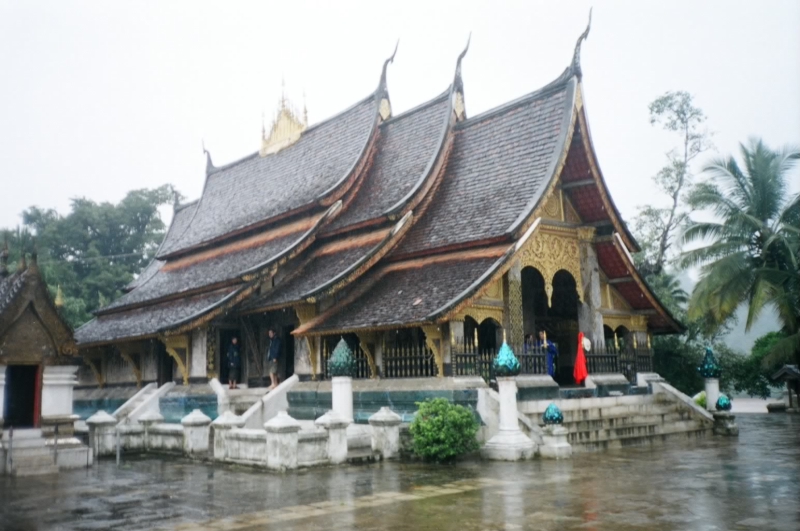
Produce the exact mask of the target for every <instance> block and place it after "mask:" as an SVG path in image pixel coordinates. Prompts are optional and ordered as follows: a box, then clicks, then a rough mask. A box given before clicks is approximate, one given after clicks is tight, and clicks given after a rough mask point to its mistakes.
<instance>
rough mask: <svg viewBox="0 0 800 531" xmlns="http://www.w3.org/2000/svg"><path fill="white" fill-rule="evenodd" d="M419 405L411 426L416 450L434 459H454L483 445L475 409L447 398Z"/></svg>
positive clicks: (419, 454) (420, 454)
mask: <svg viewBox="0 0 800 531" xmlns="http://www.w3.org/2000/svg"><path fill="white" fill-rule="evenodd" d="M417 405H418V406H419V410H418V411H417V415H416V416H415V417H414V421H413V422H412V423H411V426H410V427H409V431H410V432H411V435H412V436H413V438H414V453H415V454H417V455H418V456H420V457H422V458H423V459H428V460H432V461H450V460H452V459H455V458H456V457H458V456H460V455H462V454H465V453H468V452H474V451H476V450H477V449H478V448H479V446H478V441H477V440H476V439H475V434H477V433H478V429H479V428H480V426H479V425H478V421H477V420H475V416H474V415H473V414H472V411H470V410H469V409H467V408H465V407H464V406H460V405H457V404H453V403H451V402H449V401H448V400H447V399H445V398H434V399H431V400H426V401H425V402H420V403H418V404H417Z"/></svg>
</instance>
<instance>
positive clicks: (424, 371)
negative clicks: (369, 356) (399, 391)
mask: <svg viewBox="0 0 800 531" xmlns="http://www.w3.org/2000/svg"><path fill="white" fill-rule="evenodd" d="M437 372H438V371H437V369H436V359H435V357H434V355H433V352H432V351H431V349H429V348H428V347H427V346H422V345H418V346H405V347H401V346H397V347H389V346H387V347H385V349H384V351H383V376H384V378H424V377H427V376H436V375H437Z"/></svg>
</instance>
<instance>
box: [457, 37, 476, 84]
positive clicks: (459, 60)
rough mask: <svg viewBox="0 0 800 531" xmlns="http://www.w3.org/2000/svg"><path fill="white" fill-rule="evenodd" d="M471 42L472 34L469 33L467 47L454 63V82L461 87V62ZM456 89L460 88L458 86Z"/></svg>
mask: <svg viewBox="0 0 800 531" xmlns="http://www.w3.org/2000/svg"><path fill="white" fill-rule="evenodd" d="M471 40H472V32H471V31H470V32H469V36H468V37H467V45H466V46H465V47H464V51H462V52H461V53H460V54H458V61H456V76H455V81H454V83H456V84H457V85H461V84H462V83H461V60H462V59H464V56H465V55H467V51H469V43H470V41H471ZM458 88H461V87H460V86H459V87H458Z"/></svg>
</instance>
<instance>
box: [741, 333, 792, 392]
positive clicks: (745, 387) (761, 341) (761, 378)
mask: <svg viewBox="0 0 800 531" xmlns="http://www.w3.org/2000/svg"><path fill="white" fill-rule="evenodd" d="M785 337H786V334H784V333H782V332H770V333H768V334H765V335H763V336H761V337H759V338H758V339H756V342H755V344H753V350H752V351H751V352H750V355H749V356H747V357H744V358H742V361H741V363H739V364H738V365H736V366H734V367H733V371H734V375H733V380H734V386H733V387H734V389H735V390H736V391H737V392H743V393H747V394H748V395H750V396H758V397H760V398H769V396H770V394H771V392H772V390H771V388H772V387H774V385H773V384H772V382H771V380H770V376H772V375H773V374H775V373H776V372H777V371H778V370H779V369H780V368H781V366H782V365H783V364H782V363H774V362H772V363H771V362H770V361H769V360H770V356H769V353H770V352H771V351H772V349H773V348H774V347H775V345H776V344H777V343H779V342H780V341H781V340H782V339H784V338H785Z"/></svg>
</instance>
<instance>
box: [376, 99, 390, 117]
mask: <svg viewBox="0 0 800 531" xmlns="http://www.w3.org/2000/svg"><path fill="white" fill-rule="evenodd" d="M378 112H379V113H381V120H383V121H386V120H388V119H389V117H390V116H392V104H391V103H389V99H388V98H383V99H382V100H381V105H380V107H378Z"/></svg>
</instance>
